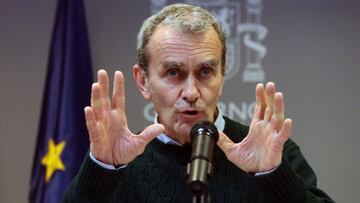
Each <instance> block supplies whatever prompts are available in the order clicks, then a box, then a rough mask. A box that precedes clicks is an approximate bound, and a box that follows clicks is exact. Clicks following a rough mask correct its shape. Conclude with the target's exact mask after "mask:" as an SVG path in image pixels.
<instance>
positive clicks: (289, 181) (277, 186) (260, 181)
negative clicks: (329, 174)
mask: <svg viewBox="0 0 360 203" xmlns="http://www.w3.org/2000/svg"><path fill="white" fill-rule="evenodd" d="M252 178H253V179H254V181H255V184H256V186H257V187H258V189H259V190H260V191H261V192H262V194H263V195H264V197H265V199H267V200H268V201H269V202H288V203H305V202H309V203H317V202H334V201H333V200H331V198H330V197H329V196H328V195H327V194H325V193H324V192H323V191H322V190H320V189H319V188H317V185H316V184H317V183H316V182H317V179H316V175H315V173H314V171H313V170H312V168H311V167H310V165H309V164H308V163H307V161H306V160H305V158H304V156H303V155H302V153H301V151H300V149H299V147H298V146H297V145H296V144H295V143H294V142H293V141H291V140H289V141H287V143H286V144H285V148H284V156H283V159H282V163H281V164H280V166H279V167H278V168H277V169H276V170H275V171H273V172H272V173H269V174H266V175H261V176H254V177H252Z"/></svg>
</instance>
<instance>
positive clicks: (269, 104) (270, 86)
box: [264, 82, 275, 121]
mask: <svg viewBox="0 0 360 203" xmlns="http://www.w3.org/2000/svg"><path fill="white" fill-rule="evenodd" d="M274 97H275V84H274V83H273V82H268V83H267V84H266V87H265V102H266V109H265V114H264V120H267V121H270V119H271V116H272V113H273V105H274Z"/></svg>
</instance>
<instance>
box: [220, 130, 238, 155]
mask: <svg viewBox="0 0 360 203" xmlns="http://www.w3.org/2000/svg"><path fill="white" fill-rule="evenodd" d="M217 145H218V146H219V148H220V149H221V150H222V151H223V152H224V153H225V154H226V155H228V154H229V153H230V152H231V151H232V149H233V148H234V147H235V143H234V142H233V141H232V140H230V138H229V137H228V136H227V135H226V134H225V133H223V132H221V131H219V140H218V141H217Z"/></svg>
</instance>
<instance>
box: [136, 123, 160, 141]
mask: <svg viewBox="0 0 360 203" xmlns="http://www.w3.org/2000/svg"><path fill="white" fill-rule="evenodd" d="M164 131H165V127H164V126H163V125H162V124H153V125H149V126H148V127H146V128H145V129H144V130H143V131H142V132H141V133H140V137H141V138H142V139H143V141H144V142H145V143H148V142H150V141H151V140H153V139H154V138H155V137H156V136H158V135H160V134H161V133H163V132H164Z"/></svg>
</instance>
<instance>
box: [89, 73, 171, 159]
mask: <svg viewBox="0 0 360 203" xmlns="http://www.w3.org/2000/svg"><path fill="white" fill-rule="evenodd" d="M84 111H85V119H86V126H87V129H88V132H89V138H90V151H91V153H92V155H93V156H94V157H95V158H96V159H98V160H100V161H102V162H103V163H106V164H110V165H121V164H126V163H129V162H130V161H132V160H133V159H135V158H136V157H137V156H138V155H140V154H141V153H142V152H143V151H144V148H145V146H146V144H147V143H149V142H150V141H151V140H152V139H153V138H154V137H156V136H157V135H159V134H160V133H162V132H163V131H164V126H163V125H161V124H156V125H150V126H148V127H147V128H146V129H145V130H143V131H142V132H141V133H140V134H139V135H135V134H133V133H132V132H131V131H130V130H129V128H128V123H127V119H126V114H125V90H124V76H123V74H122V73H121V72H120V71H116V72H115V74H114V87H113V94H112V98H111V99H110V97H109V77H108V75H107V73H106V71H105V70H99V71H98V81H97V82H95V83H93V85H92V89H91V107H89V106H87V107H85V109H84Z"/></svg>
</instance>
